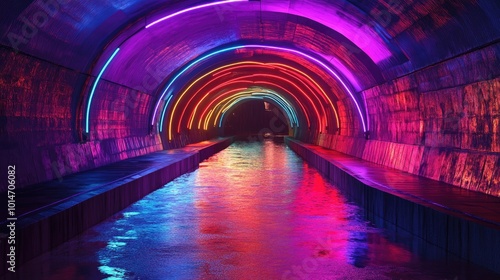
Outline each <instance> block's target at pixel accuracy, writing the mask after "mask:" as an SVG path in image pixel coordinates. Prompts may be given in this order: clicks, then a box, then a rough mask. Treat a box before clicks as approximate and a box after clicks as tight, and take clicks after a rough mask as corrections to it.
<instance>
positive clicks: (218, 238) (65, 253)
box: [20, 141, 495, 279]
mask: <svg viewBox="0 0 500 280" xmlns="http://www.w3.org/2000/svg"><path fill="white" fill-rule="evenodd" d="M422 244H423V243H422V241H419V240H418V239H416V238H413V237H411V236H406V235H401V234H400V233H395V232H392V231H389V230H385V229H378V228H375V227H374V226H372V225H371V223H370V222H369V221H366V220H364V219H363V215H362V209H360V208H359V207H357V206H356V205H354V204H352V203H350V202H349V201H348V200H347V199H346V198H345V197H344V196H343V195H342V194H341V193H340V191H339V190H338V189H336V188H335V186H333V185H331V184H330V183H329V182H328V181H327V180H325V178H324V177H323V176H322V175H321V174H319V173H318V172H317V171H316V170H315V169H313V168H312V167H309V166H308V164H306V163H305V162H303V161H302V160H301V159H300V158H298V157H297V156H296V155H295V154H294V153H293V152H292V151H291V150H290V149H288V148H287V147H286V146H285V145H284V144H279V143H274V142H272V141H264V142H253V143H243V142H237V143H234V144H233V145H231V146H230V147H229V148H227V149H226V150H224V151H222V152H220V153H219V154H217V155H215V156H213V157H211V158H210V159H208V160H207V161H205V162H203V163H202V164H201V165H200V168H199V169H198V170H196V171H194V172H192V173H189V174H185V175H183V176H181V177H179V178H177V179H176V180H174V181H172V182H170V183H168V184H167V185H165V186H164V187H163V188H161V189H159V190H157V191H156V192H154V193H151V194H150V195H148V196H146V197H145V198H144V199H142V200H140V201H138V202H137V203H135V204H133V205H131V206H130V207H128V208H126V209H125V210H123V211H122V212H120V213H119V214H117V215H115V216H113V217H111V218H109V219H108V220H106V221H105V222H103V223H101V224H99V225H97V226H95V227H93V228H92V229H90V230H88V231H86V232H85V233H84V234H82V235H81V236H79V237H77V238H75V239H73V240H71V241H69V242H67V243H65V244H63V245H61V246H59V247H58V248H56V249H55V250H53V251H52V252H50V253H47V254H45V255H43V256H41V257H38V258H36V259H34V260H32V261H30V262H29V263H27V264H26V265H25V266H24V268H23V271H21V274H20V275H28V276H27V277H28V278H25V279H488V278H490V277H491V279H494V277H495V275H493V274H490V273H489V272H488V271H486V270H482V269H480V268H477V267H474V266H471V265H467V264H465V263H462V262H460V261H458V260H456V259H454V258H453V257H450V256H447V255H446V254H445V253H444V252H441V251H439V249H436V248H431V249H422V246H424V248H429V247H430V245H425V244H424V245H422ZM429 252H431V253H429Z"/></svg>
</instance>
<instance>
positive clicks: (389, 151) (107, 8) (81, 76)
mask: <svg viewBox="0 0 500 280" xmlns="http://www.w3.org/2000/svg"><path fill="white" fill-rule="evenodd" d="M1 5H2V7H1V10H2V20H1V21H0V29H1V30H2V38H1V40H0V44H1V45H2V48H1V51H0V58H1V60H2V61H3V62H5V63H3V64H2V70H3V71H2V83H1V85H0V86H1V87H2V89H3V90H2V94H3V95H4V96H5V98H4V100H6V104H5V106H4V108H5V109H3V111H2V117H3V116H5V117H3V119H6V121H2V123H1V125H2V127H1V129H2V131H3V132H5V133H3V134H2V136H1V137H2V138H1V141H2V146H3V147H6V148H5V149H3V153H5V156H3V157H2V158H3V160H5V161H17V162H19V164H20V165H26V166H27V168H26V170H36V171H35V173H33V174H31V173H29V172H27V171H26V174H25V175H26V176H22V177H23V179H22V182H21V183H20V184H21V186H27V185H30V184H33V183H36V182H43V181H46V180H50V179H54V178H56V176H57V174H61V175H67V174H72V173H75V172H79V171H82V170H87V169H90V168H94V167H97V166H102V165H105V164H108V163H111V162H115V161H119V160H122V159H126V158H130V157H133V156H137V155H143V154H146V153H150V152H153V151H158V150H160V149H163V148H172V147H178V146H180V143H181V141H172V143H170V141H169V139H168V138H169V136H168V131H169V129H170V128H171V129H172V130H173V131H174V133H173V134H172V138H173V139H174V140H175V137H183V138H184V139H185V138H186V135H187V134H186V132H187V131H189V132H190V134H189V135H191V137H192V138H191V140H192V141H198V140H203V139H207V138H210V137H213V136H216V135H217V132H216V131H215V130H213V131H209V130H208V127H207V130H205V129H204V128H205V127H206V126H205V123H206V122H207V121H206V119H207V115H208V114H209V113H210V111H211V110H213V109H214V108H213V107H211V106H215V104H217V103H216V102H215V101H216V99H215V98H216V96H222V95H221V94H223V92H229V91H230V90H235V89H238V90H244V89H248V88H250V87H254V86H259V87H262V88H267V89H269V90H273V91H275V92H278V93H279V94H280V95H281V96H283V97H284V98H285V99H286V100H288V102H290V105H291V107H293V108H294V110H295V111H296V112H297V119H298V122H299V129H297V131H298V132H297V133H295V132H294V133H295V134H294V136H295V137H297V138H298V139H301V140H303V141H305V142H309V143H315V144H318V145H321V146H325V147H328V148H332V149H335V150H338V151H341V152H344V153H347V154H350V155H354V156H357V157H360V158H363V159H365V160H368V161H373V162H376V163H379V164H382V165H386V166H390V167H394V168H397V169H400V170H404V171H406V172H410V173H414V174H418V175H421V176H425V177H429V178H432V179H436V180H440V181H444V182H447V183H450V184H452V185H455V186H458V187H463V188H467V189H475V190H478V191H481V192H485V193H488V194H493V195H497V196H498V195H499V194H500V189H499V187H498V184H499V183H498V177H499V175H498V174H500V171H499V170H498V167H497V166H498V160H499V157H498V153H499V152H500V145H499V144H498V143H500V140H499V139H500V136H499V131H500V130H499V129H498V126H499V122H498V106H499V105H498V104H499V101H498V95H497V94H496V92H497V91H498V76H499V73H500V70H499V67H498V61H499V59H498V57H499V56H498V53H499V47H498V40H499V37H500V28H499V27H498V26H499V25H498V16H497V15H498V14H500V7H499V5H500V4H498V3H497V1H431V0H421V1H385V0H379V1H370V2H366V1H365V2H362V1H355V0H349V1H326V0H325V1H323V0H307V1H293V0H290V1H270V0H261V1H214V2H207V1H202V2H200V1H182V2H172V3H165V2H163V1H157V0H147V1H128V2H127V3H123V2H122V1H117V0H106V1H100V2H99V3H97V2H96V3H90V4H89V3H87V2H85V1H83V0H81V1H80V0H73V1H48V2H47V1H42V0H36V1H30V0H26V1H21V2H18V3H17V4H16V5H13V6H12V5H10V4H8V3H2V4H1ZM159 19H162V20H161V21H159V22H157V20H159ZM243 62H245V63H244V64H242V65H238V67H239V66H241V68H234V69H233V70H231V73H230V71H226V72H224V69H225V68H224V67H225V66H227V65H230V64H235V63H243ZM26 65H30V66H32V67H24V66H26ZM236 66H237V65H234V67H236ZM243 66H244V67H243ZM325 66H326V67H325ZM220 67H222V68H220ZM218 68H220V69H218ZM215 69H218V70H217V71H214V72H213V73H211V71H213V70H215ZM207 73H210V74H208V75H207V76H206V77H204V75H205V74H207ZM228 73H229V74H228ZM255 73H260V76H259V75H255V76H251V75H253V74H255ZM217 75H219V77H218V78H216V77H217ZM245 76H251V77H245ZM202 77H203V78H202ZM199 78H201V79H200V84H195V85H193V86H192V88H190V89H188V87H189V85H190V84H192V83H193V82H194V81H195V80H197V79H199ZM211 79H212V80H211ZM283 79H286V81H285V80H283ZM231 80H234V84H230V81H231ZM216 83H227V84H226V86H221V87H220V88H216V86H217V85H216ZM204 85H205V86H206V87H205V88H203V86H204ZM210 89H213V90H214V92H213V93H214V95H213V96H212V95H211V96H210V97H206V98H205V99H203V100H202V97H203V96H206V95H207V94H208V93H209V90H210ZM183 92H185V94H184V95H183V97H182V98H181V95H182V93H183ZM204 94H205V95H204ZM212 98H213V99H212ZM214 100H215V101H214ZM212 101H214V102H213V103H210V102H212ZM176 103H178V104H179V105H178V106H177V107H180V106H181V105H183V106H182V108H181V109H180V110H178V109H179V108H176V109H175V110H173V107H174V106H175V104H176ZM18 104H20V105H18ZM196 106H198V109H196V108H197V107H196ZM201 108H203V109H202V110H199V109H201ZM176 119H178V120H179V122H177V121H175V122H174V121H173V120H176ZM208 119H209V120H210V121H213V117H212V116H211V117H210V118H208ZM171 121H172V122H171ZM302 123H304V125H303V124H302ZM169 127H170V128H169ZM183 131H184V132H183ZM165 133H167V134H165ZM174 134H175V135H174ZM176 135H177V136H176ZM182 143H185V141H184V142H182ZM26 147H28V148H26ZM394 151H397V152H394ZM66 154H69V160H66V159H65V158H66ZM398 154H399V155H404V156H397V155H398ZM402 157H405V158H411V160H409V161H407V162H405V160H403V158H402ZM18 158H30V159H33V161H27V162H24V163H23V162H22V161H21V160H19V159H18ZM450 162H451V163H450ZM455 162H456V163H457V164H454V163H455ZM452 163H453V164H452ZM477 166H479V167H477ZM463 173H466V174H468V175H467V176H466V178H464V177H462V174H463Z"/></svg>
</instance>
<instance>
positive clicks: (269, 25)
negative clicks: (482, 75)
mask: <svg viewBox="0 0 500 280" xmlns="http://www.w3.org/2000/svg"><path fill="white" fill-rule="evenodd" d="M207 2H208V1H167V2H165V1H159V0H145V1H144V0H141V1H122V0H104V1H85V0H78V1H77V0H54V1H45V0H37V1H15V2H12V1H3V2H2V4H0V5H1V6H2V7H1V11H2V12H1V13H2V19H1V25H0V28H1V30H3V32H2V33H3V34H2V39H1V41H0V42H1V44H3V45H5V46H9V47H14V48H15V49H18V50H20V51H22V52H25V53H28V54H30V55H33V56H36V57H40V58H43V59H46V60H48V61H52V62H55V63H58V64H60V65H63V66H66V67H69V68H72V69H76V70H79V71H82V72H92V71H93V72H94V74H95V71H96V70H95V69H93V68H92V65H93V64H94V63H95V62H96V61H97V60H98V59H99V57H100V55H101V54H103V53H104V56H106V54H107V52H109V51H111V52H112V50H106V47H116V44H121V43H122V42H123V41H124V40H125V39H126V38H127V37H130V36H131V35H132V34H133V33H134V32H138V34H135V35H134V36H132V37H130V39H129V40H130V41H131V42H127V44H131V45H136V46H137V47H141V49H138V50H136V51H135V52H136V53H134V54H135V55H138V56H137V57H136V58H134V59H131V61H129V63H130V64H131V65H128V67H138V68H139V69H141V66H142V68H145V67H144V66H145V65H144V64H147V63H148V62H151V60H155V59H158V57H159V56H161V57H162V58H161V59H160V62H163V61H168V62H169V64H171V65H173V66H174V65H180V64H182V62H181V61H184V60H186V59H189V58H192V57H195V56H196V55H197V54H199V53H200V52H202V51H203V50H206V49H208V48H210V47H214V46H217V45H219V44H222V43H227V42H231V41H237V40H240V39H257V40H272V41H287V42H289V43H294V44H296V45H297V47H302V48H308V49H311V50H313V51H317V52H318V53H321V54H322V55H325V56H326V57H329V56H332V54H336V55H337V56H338V57H342V58H345V57H349V56H350V55H351V54H352V51H357V50H358V49H361V50H362V52H363V53H364V54H365V55H366V56H367V57H369V58H370V59H371V60H372V61H373V63H375V64H377V66H378V67H379V68H380V70H381V71H382V72H384V71H386V70H391V69H392V68H396V70H392V72H390V73H393V71H396V73H404V72H405V71H411V70H413V69H415V68H419V67H423V66H426V65H429V64H432V63H434V62H436V61H439V60H442V59H444V58H446V57H450V56H453V55H456V54H458V53H462V52H464V51H467V50H470V49H472V48H474V47H477V46H480V45H483V44H487V43H489V40H491V38H498V37H499V34H500V30H499V29H498V24H496V23H497V22H498V20H499V18H498V15H499V14H500V4H499V2H498V1H484V0H483V1H467V2H465V1H459V0H456V1H448V0H423V1H417V0H411V1H397V0H396V1H387V0H378V1H358V0H349V1H321V0H289V1H276V0H262V1H249V2H246V1H245V2H242V3H232V4H226V5H221V6H217V7H215V8H214V7H210V8H207V9H203V10H200V11H192V12H189V13H186V14H184V15H180V16H178V17H176V18H173V19H171V20H169V21H168V22H166V23H160V24H159V25H160V26H159V27H158V26H155V28H153V29H152V30H147V31H146V30H144V26H145V25H146V24H148V23H151V22H152V21H154V20H155V19H158V18H159V17H161V16H164V15H166V14H171V13H173V12H175V11H179V10H182V9H184V8H188V7H193V6H196V5H199V4H203V3H207ZM472 22H474V24H471V23H472ZM319 25H322V26H324V28H319V29H318V26H319ZM308 29H312V30H314V31H315V32H313V31H311V30H308ZM325 31H327V32H325ZM333 33H337V34H333ZM332 34H333V35H332ZM324 38H331V39H330V41H328V39H327V40H326V41H325V39H324ZM142 40H146V42H143V41H142ZM151 41H155V42H154V43H153V44H152V45H148V47H147V48H144V45H145V44H149V43H151ZM331 41H336V42H337V45H339V46H338V47H334V48H333V49H331V50H325V46H328V45H329V44H330V43H331ZM322 44H323V45H322ZM351 44H353V45H355V46H357V48H355V49H353V48H351V47H350V46H351ZM114 45H115V46H114ZM334 45H335V44H334ZM131 47H132V46H131ZM342 47H343V49H342ZM174 49H175V50H174ZM103 50H104V52H103ZM342 51H343V54H342ZM137 52H143V53H142V54H137ZM149 52H154V53H155V55H152V54H151V53H149ZM346 54H347V55H346ZM341 60H342V59H341ZM344 60H345V59H344ZM342 62H344V63H346V64H348V65H349V61H342ZM351 63H353V62H351ZM398 69H399V70H398ZM124 70H128V68H127V67H125V69H124ZM351 70H353V71H354V72H355V71H356V70H358V69H351ZM167 71H168V68H167ZM398 71H399V72H398ZM123 73H126V71H123ZM365 74H366V73H362V72H361V73H357V72H355V75H356V76H358V77H359V79H360V80H361V83H362V84H363V85H364V86H370V85H372V84H373V81H372V79H371V78H367V77H365ZM132 83H133V82H132ZM133 84H134V83H133Z"/></svg>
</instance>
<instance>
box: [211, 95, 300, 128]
mask: <svg viewBox="0 0 500 280" xmlns="http://www.w3.org/2000/svg"><path fill="white" fill-rule="evenodd" d="M244 93H245V94H246V95H244V96H236V95H237V94H236V95H233V96H230V97H227V98H225V99H223V100H221V101H220V102H219V103H218V104H216V105H215V106H214V112H215V110H217V108H220V109H219V110H218V111H219V113H217V114H216V115H215V121H214V124H215V123H216V121H217V119H218V117H219V116H220V115H221V114H223V113H224V112H226V111H227V110H228V109H229V108H228V107H230V106H231V104H232V103H233V102H235V100H237V99H240V98H245V97H252V96H253V97H262V98H264V99H269V100H271V101H272V103H274V104H275V105H278V107H281V108H282V110H283V111H284V112H285V114H286V115H288V120H289V125H290V127H292V128H293V124H294V123H295V126H296V127H299V119H298V117H297V112H295V110H294V107H293V106H292V105H291V104H290V103H288V101H287V100H286V99H285V98H283V97H282V96H281V95H280V94H277V93H276V92H272V91H270V92H261V91H258V90H257V91H252V92H251V93H250V94H248V92H244ZM207 117H208V116H207ZM209 119H210V118H209V117H208V122H209ZM206 122H207V121H206Z"/></svg>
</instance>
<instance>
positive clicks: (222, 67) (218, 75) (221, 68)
mask: <svg viewBox="0 0 500 280" xmlns="http://www.w3.org/2000/svg"><path fill="white" fill-rule="evenodd" d="M245 64H248V65H256V66H265V65H267V64H266V63H261V62H255V61H244V62H237V63H232V64H229V65H224V66H221V67H218V68H216V69H213V70H211V71H209V72H208V73H205V74H204V75H202V76H201V77H198V78H197V79H196V80H195V81H194V82H192V83H191V84H189V86H187V88H185V89H184V90H183V91H182V92H181V93H180V94H179V97H178V99H177V101H176V102H175V105H174V107H173V109H172V110H171V112H170V115H171V117H170V118H169V139H171V138H172V122H173V116H174V115H175V110H176V108H177V106H178V105H179V103H180V100H181V99H182V98H183V96H184V95H185V94H186V93H187V92H188V91H189V89H191V88H192V87H193V86H194V85H195V84H196V83H198V82H199V81H201V80H202V79H204V78H205V77H207V76H208V75H210V74H213V76H215V77H214V79H213V80H211V81H210V82H213V81H215V80H216V79H218V78H220V77H224V76H227V74H228V73H227V72H226V71H229V70H234V69H236V68H242V67H248V65H245ZM230 67H234V69H232V68H230ZM272 67H273V69H274V67H281V65H279V64H277V65H272ZM288 68H292V67H288ZM218 70H224V71H225V72H223V73H220V72H216V71H218ZM301 73H303V72H301ZM303 74H305V73H303ZM259 75H261V74H252V75H246V76H243V78H246V77H252V76H259ZM268 75H269V74H268ZM273 77H275V78H277V79H281V80H283V78H282V77H279V76H276V75H273ZM238 78H239V79H240V78H242V77H238ZM295 79H297V80H298V81H300V82H301V83H302V84H304V82H303V81H302V80H301V79H299V78H297V77H295ZM307 79H309V80H313V79H312V78H311V77H310V76H307ZM231 82H232V81H228V82H224V83H223V84H222V85H219V86H217V87H216V88H214V89H212V91H213V90H216V89H219V88H222V86H223V85H228V84H229V83H231ZM236 82H241V81H240V80H238V81H236ZM246 82H249V83H252V84H255V82H252V81H246ZM286 82H288V83H289V82H290V81H286ZM312 82H314V81H312ZM263 83H266V82H263ZM208 84H209V83H206V84H204V85H203V86H202V87H201V88H200V89H198V90H197V91H196V92H195V93H194V94H193V95H191V97H190V98H189V100H188V102H187V103H188V104H190V103H191V101H192V100H193V99H194V98H195V97H196V95H197V94H198V92H200V91H201V90H202V89H203V88H204V87H205V86H206V85H208ZM292 84H294V83H293V82H292ZM314 84H315V85H316V87H317V88H321V87H320V86H319V85H318V84H317V83H316V82H314ZM273 85H275V86H276V87H280V86H278V85H277V84H273ZM294 86H295V88H296V89H297V90H298V91H300V92H302V95H303V96H305V97H306V98H308V99H309V102H310V103H311V104H312V106H313V108H314V110H315V112H316V115H317V118H318V119H321V117H320V116H323V118H324V114H320V113H319V112H318V110H317V109H316V105H314V104H315V102H313V101H312V100H311V99H310V98H309V95H308V94H306V93H305V92H303V90H302V89H301V87H299V86H297V85H296V84H294ZM304 86H306V87H308V86H307V85H306V84H304ZM281 88H282V87H281ZM282 89H283V90H284V88H282ZM309 90H310V91H312V90H311V89H310V88H309ZM284 91H287V90H284ZM321 92H322V93H323V94H324V95H325V97H327V96H326V93H325V92H324V90H322V89H321ZM289 94H291V95H293V94H292V93H291V92H289ZM209 95H210V94H209V93H207V94H206V95H204V96H203V97H202V98H201V99H199V101H198V103H197V105H196V106H195V109H194V110H193V112H192V113H191V116H190V119H189V124H188V128H189V129H191V128H192V123H193V120H194V115H195V114H196V111H197V110H198V107H199V105H200V104H201V103H202V102H203V101H204V99H205V98H206V97H208V96H209ZM313 96H315V98H317V97H316V95H314V94H313ZM294 99H295V100H296V103H297V104H299V105H300V106H301V107H302V109H303V112H306V111H307V110H305V108H303V105H302V102H300V101H299V100H298V98H297V97H295V96H294ZM318 104H319V105H320V106H323V105H322V103H321V102H320V101H319V99H318ZM186 109H187V108H184V109H183V110H182V113H181V117H180V118H179V119H180V121H179V122H178V127H177V132H180V126H181V125H182V119H183V115H184V113H185V111H186ZM332 110H333V111H334V114H336V109H335V107H333V108H332ZM206 111H207V109H206V110H205V111H204V112H202V116H203V115H204V114H205V112H206ZM322 111H323V112H326V110H325V109H324V108H322ZM305 116H306V118H307V121H308V126H310V120H309V117H308V116H307V114H306V113H305ZM164 117H165V116H164V114H162V119H164ZM335 118H336V120H337V127H339V123H338V116H337V115H336V116H335ZM323 122H324V123H325V121H323ZM201 123H202V121H200V122H199V124H198V127H200V126H201ZM325 126H326V125H325ZM204 127H206V126H204Z"/></svg>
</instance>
